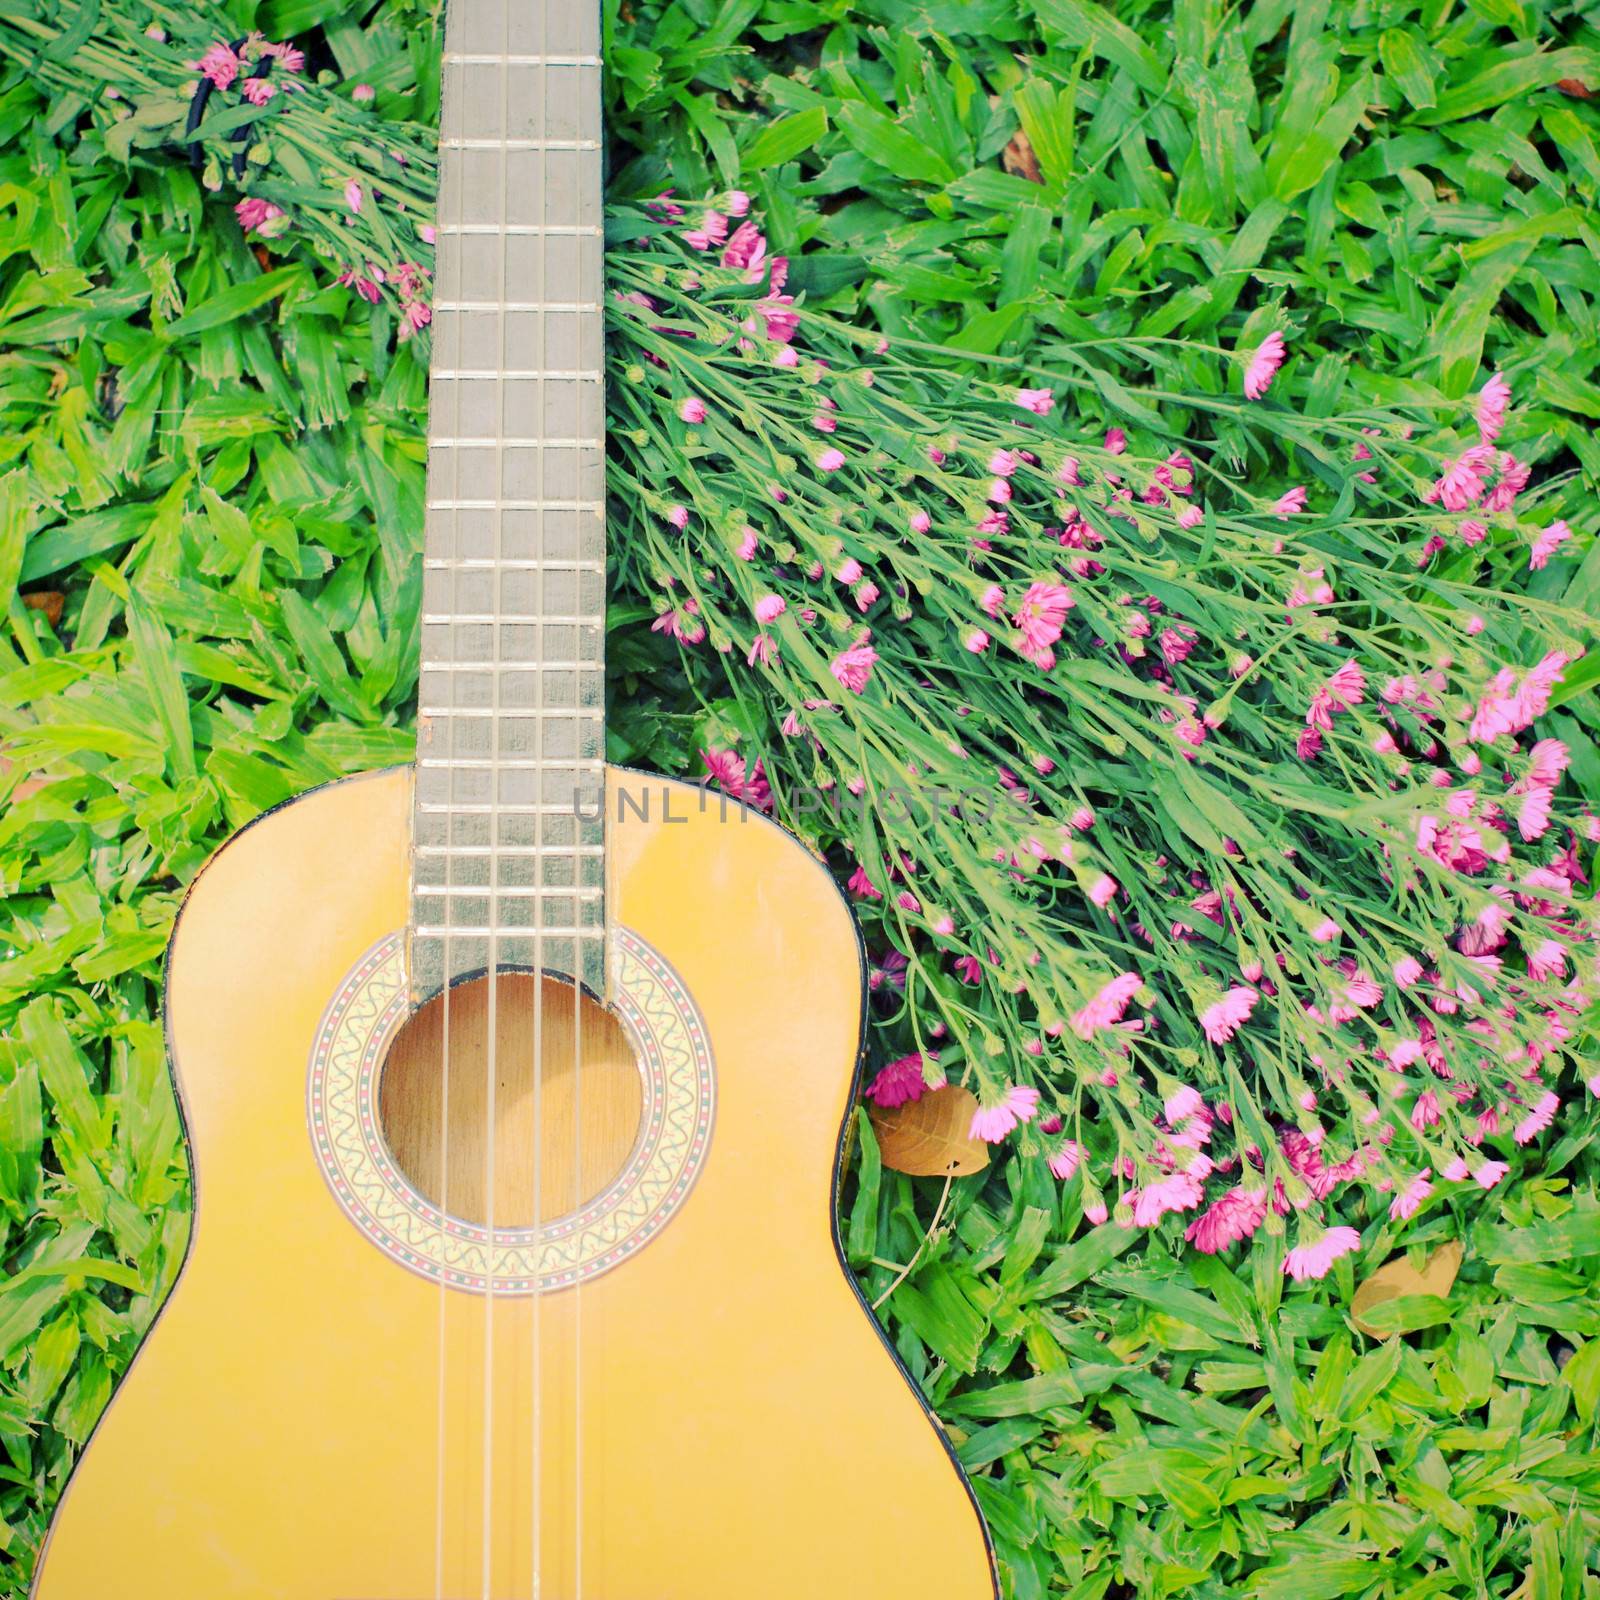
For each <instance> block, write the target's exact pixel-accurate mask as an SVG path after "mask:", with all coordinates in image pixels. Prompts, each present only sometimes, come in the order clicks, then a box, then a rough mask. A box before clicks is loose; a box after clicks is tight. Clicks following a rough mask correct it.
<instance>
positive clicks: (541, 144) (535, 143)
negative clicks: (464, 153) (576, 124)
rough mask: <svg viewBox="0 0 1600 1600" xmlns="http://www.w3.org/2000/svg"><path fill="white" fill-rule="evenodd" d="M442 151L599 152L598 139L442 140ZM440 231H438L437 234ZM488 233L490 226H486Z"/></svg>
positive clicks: (440, 144) (440, 142)
mask: <svg viewBox="0 0 1600 1600" xmlns="http://www.w3.org/2000/svg"><path fill="white" fill-rule="evenodd" d="M439 148H440V149H441V150H598V149H599V148H600V141H599V140H598V139H441V140H440V141H439ZM437 231H438V230H437V229H436V230H435V232H437ZM485 231H486V232H487V231H488V225H487V224H486V225H485Z"/></svg>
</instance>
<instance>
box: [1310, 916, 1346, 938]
mask: <svg viewBox="0 0 1600 1600" xmlns="http://www.w3.org/2000/svg"><path fill="white" fill-rule="evenodd" d="M1340 931H1341V930H1340V928H1339V924H1338V923H1337V922H1335V921H1334V920H1333V918H1332V917H1324V918H1323V919H1322V921H1321V922H1319V923H1318V924H1317V925H1316V926H1315V927H1314V928H1313V929H1312V930H1311V937H1312V938H1313V939H1315V940H1316V942H1317V943H1318V944H1332V943H1333V942H1334V940H1335V939H1337V938H1338V937H1339V934H1340Z"/></svg>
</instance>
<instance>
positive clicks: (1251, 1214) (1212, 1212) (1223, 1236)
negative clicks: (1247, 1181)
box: [1183, 1188, 1267, 1255]
mask: <svg viewBox="0 0 1600 1600" xmlns="http://www.w3.org/2000/svg"><path fill="white" fill-rule="evenodd" d="M1266 1215H1267V1191H1266V1190H1265V1189H1257V1190H1256V1191H1255V1192H1254V1193H1251V1192H1250V1191H1248V1190H1246V1189H1243V1188H1238V1189H1230V1190H1229V1191H1228V1192H1227V1193H1226V1194H1225V1195H1223V1197H1222V1198H1221V1199H1220V1200H1218V1201H1217V1202H1216V1203H1215V1204H1214V1205H1213V1206H1212V1207H1211V1208H1210V1209H1209V1210H1208V1211H1205V1212H1202V1213H1201V1215H1200V1216H1198V1217H1196V1218H1195V1219H1194V1221H1193V1222H1191V1223H1190V1224H1189V1226H1188V1227H1187V1228H1185V1229H1184V1232H1183V1236H1184V1238H1185V1239H1187V1240H1188V1241H1189V1243H1190V1244H1192V1245H1193V1246H1194V1247H1195V1249H1196V1250H1203V1251H1204V1252H1205V1253H1206V1254H1207V1255H1215V1254H1216V1253H1217V1252H1218V1251H1219V1250H1225V1249H1226V1248H1227V1247H1228V1246H1229V1245H1230V1244H1238V1243H1239V1241H1240V1240H1242V1239H1248V1238H1249V1237H1250V1236H1251V1235H1252V1234H1253V1233H1254V1232H1255V1231H1256V1229H1257V1228H1259V1227H1260V1226H1261V1224H1262V1222H1263V1221H1264V1220H1265V1218H1266Z"/></svg>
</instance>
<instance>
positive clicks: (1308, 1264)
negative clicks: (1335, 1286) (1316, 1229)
mask: <svg viewBox="0 0 1600 1600" xmlns="http://www.w3.org/2000/svg"><path fill="white" fill-rule="evenodd" d="M1360 1248H1361V1235H1360V1234H1359V1233H1357V1232H1356V1230H1355V1229H1354V1228H1329V1229H1328V1231H1327V1232H1326V1233H1325V1234H1323V1235H1322V1237H1321V1238H1320V1239H1318V1240H1316V1241H1315V1242H1314V1243H1312V1244H1299V1245H1296V1246H1295V1247H1294V1249H1293V1250H1291V1251H1290V1252H1289V1253H1288V1255H1287V1256H1285V1257H1284V1260H1283V1270H1284V1271H1285V1272H1286V1273H1287V1274H1288V1275H1289V1276H1290V1277H1291V1278H1293V1279H1294V1281H1295V1282H1296V1283H1304V1282H1305V1281H1306V1279H1307V1278H1325V1277H1327V1275H1328V1271H1329V1269H1330V1268H1331V1267H1332V1266H1333V1264H1334V1262H1335V1261H1337V1260H1338V1259H1339V1258H1340V1256H1347V1255H1349V1254H1350V1252H1351V1251H1352V1250H1359V1249H1360Z"/></svg>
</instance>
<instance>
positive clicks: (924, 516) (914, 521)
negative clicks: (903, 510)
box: [906, 511, 933, 533]
mask: <svg viewBox="0 0 1600 1600" xmlns="http://www.w3.org/2000/svg"><path fill="white" fill-rule="evenodd" d="M906 526H907V527H908V528H909V529H910V530H911V531H912V532H913V533H926V532H927V531H928V529H929V528H931V527H932V526H933V518H932V517H930V516H929V515H928V513H927V512H926V511H913V512H912V513H911V515H910V516H909V517H908V518H907V519H906Z"/></svg>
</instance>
